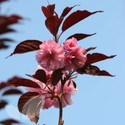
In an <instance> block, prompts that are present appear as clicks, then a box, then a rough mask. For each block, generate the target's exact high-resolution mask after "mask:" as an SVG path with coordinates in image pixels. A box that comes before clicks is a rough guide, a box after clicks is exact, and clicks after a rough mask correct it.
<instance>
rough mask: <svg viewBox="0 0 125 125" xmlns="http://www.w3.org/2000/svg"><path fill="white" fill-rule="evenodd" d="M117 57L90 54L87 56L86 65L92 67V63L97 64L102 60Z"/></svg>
mask: <svg viewBox="0 0 125 125" xmlns="http://www.w3.org/2000/svg"><path fill="white" fill-rule="evenodd" d="M115 56H116V55H112V56H107V55H104V54H101V53H93V54H88V55H87V61H86V64H85V65H90V64H92V63H96V62H99V61H102V60H106V59H111V58H113V57H115Z"/></svg>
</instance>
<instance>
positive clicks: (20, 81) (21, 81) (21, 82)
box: [8, 77, 40, 88]
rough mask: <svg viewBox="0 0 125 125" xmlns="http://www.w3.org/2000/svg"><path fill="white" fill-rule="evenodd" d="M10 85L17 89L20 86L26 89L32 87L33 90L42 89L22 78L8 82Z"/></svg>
mask: <svg viewBox="0 0 125 125" xmlns="http://www.w3.org/2000/svg"><path fill="white" fill-rule="evenodd" d="M8 84H10V85H13V86H15V87H19V86H25V87H32V88H40V86H39V85H38V84H37V83H36V82H34V81H32V80H30V79H25V78H20V77H13V78H11V79H10V80H9V81H8Z"/></svg>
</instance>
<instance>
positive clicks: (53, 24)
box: [45, 16, 61, 36]
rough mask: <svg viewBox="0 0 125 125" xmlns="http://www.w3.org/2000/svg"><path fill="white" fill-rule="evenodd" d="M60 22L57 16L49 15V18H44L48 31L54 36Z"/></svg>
mask: <svg viewBox="0 0 125 125" xmlns="http://www.w3.org/2000/svg"><path fill="white" fill-rule="evenodd" d="M60 23H61V20H60V19H59V18H58V16H51V17H50V18H47V19H46V22H45V24H46V27H47V28H48V30H49V31H50V33H51V34H53V35H54V36H56V34H57V32H58V28H59V25H60Z"/></svg>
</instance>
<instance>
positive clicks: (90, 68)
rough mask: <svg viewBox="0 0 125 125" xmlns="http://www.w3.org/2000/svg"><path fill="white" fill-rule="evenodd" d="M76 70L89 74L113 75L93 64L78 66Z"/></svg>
mask: <svg viewBox="0 0 125 125" xmlns="http://www.w3.org/2000/svg"><path fill="white" fill-rule="evenodd" d="M77 72H78V73H79V74H89V75H94V76H95V75H97V76H111V77H113V75H111V74H110V73H108V72H107V71H105V70H100V69H99V68H98V67H97V66H93V65H89V66H86V67H83V68H80V69H78V70H77Z"/></svg>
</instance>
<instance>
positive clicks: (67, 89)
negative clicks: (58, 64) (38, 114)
mask: <svg viewBox="0 0 125 125" xmlns="http://www.w3.org/2000/svg"><path fill="white" fill-rule="evenodd" d="M35 82H37V84H39V85H40V87H41V88H38V89H35V88H27V90H28V91H30V92H38V93H39V94H40V95H42V97H43V99H44V102H43V105H42V106H43V107H42V108H43V109H48V108H50V107H51V106H54V107H56V108H59V102H58V99H57V98H56V97H55V96H61V95H62V106H63V107H66V106H67V105H71V104H72V100H71V96H72V95H73V94H74V93H75V92H76V91H77V89H76V88H74V86H73V82H72V81H67V82H66V83H65V85H64V88H63V89H64V90H63V94H62V92H61V82H59V83H58V84H57V85H56V86H53V85H52V84H49V85H48V86H46V85H45V84H44V83H42V82H40V81H38V80H35ZM69 82H71V83H70V84H69V85H68V83H69Z"/></svg>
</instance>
